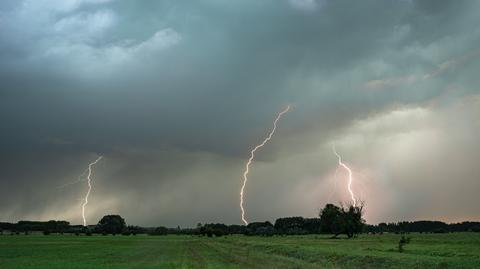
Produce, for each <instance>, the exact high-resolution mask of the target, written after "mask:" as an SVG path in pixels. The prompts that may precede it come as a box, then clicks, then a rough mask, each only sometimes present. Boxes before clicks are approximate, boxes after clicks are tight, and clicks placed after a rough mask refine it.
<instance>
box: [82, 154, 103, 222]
mask: <svg viewBox="0 0 480 269" xmlns="http://www.w3.org/2000/svg"><path fill="white" fill-rule="evenodd" d="M102 158H103V156H100V157H98V158H97V159H96V160H95V161H94V162H93V163H90V164H89V165H88V169H87V171H88V174H87V185H88V191H87V193H86V194H85V198H84V201H83V204H82V218H83V226H87V219H86V218H85V207H86V206H87V204H88V197H89V196H90V192H91V191H92V178H91V176H92V166H94V165H95V164H97V163H98V162H99V161H100V160H101V159H102Z"/></svg>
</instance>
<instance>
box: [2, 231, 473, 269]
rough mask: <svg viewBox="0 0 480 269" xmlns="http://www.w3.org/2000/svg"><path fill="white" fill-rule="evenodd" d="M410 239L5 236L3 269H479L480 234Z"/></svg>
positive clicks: (426, 236) (382, 237)
mask: <svg viewBox="0 0 480 269" xmlns="http://www.w3.org/2000/svg"><path fill="white" fill-rule="evenodd" d="M408 236H409V237H411V242H410V244H408V245H406V246H405V251H404V252H403V253H399V252H398V241H399V238H400V235H395V234H384V235H361V236H359V237H358V238H355V239H351V240H347V239H331V238H330V237H329V236H325V235H319V236H314V235H308V236H286V237H280V236H275V237H247V236H241V235H236V236H227V237H221V238H207V237H196V236H176V235H169V236H143V235H142V236H128V237H127V236H88V237H87V236H78V237H77V236H70V235H65V236H60V235H50V236H43V235H27V236H25V235H16V236H10V235H3V236H0V268H2V269H23V268H29V269H30V268H39V269H43V268H45V269H47V268H48V269H69V268H74V269H97V268H98V269H106V268H109V269H130V268H146V269H149V268H480V233H454V234H410V235H408Z"/></svg>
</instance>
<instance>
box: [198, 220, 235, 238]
mask: <svg viewBox="0 0 480 269" xmlns="http://www.w3.org/2000/svg"><path fill="white" fill-rule="evenodd" d="M229 233H230V232H229V228H228V226H227V225H225V224H223V223H211V224H205V225H203V226H202V227H201V228H200V234H201V235H206V236H208V237H212V236H215V237H221V236H224V235H228V234H229Z"/></svg>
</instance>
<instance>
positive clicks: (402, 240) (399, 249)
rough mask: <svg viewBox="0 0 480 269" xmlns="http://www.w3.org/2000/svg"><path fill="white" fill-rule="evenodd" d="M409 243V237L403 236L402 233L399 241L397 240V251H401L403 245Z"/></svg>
mask: <svg viewBox="0 0 480 269" xmlns="http://www.w3.org/2000/svg"><path fill="white" fill-rule="evenodd" d="M409 243H410V237H407V238H406V237H405V236H404V235H402V237H401V238H400V241H398V252H403V250H404V249H403V247H404V246H405V245H406V244H409Z"/></svg>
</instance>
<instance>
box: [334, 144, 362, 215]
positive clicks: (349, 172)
mask: <svg viewBox="0 0 480 269" xmlns="http://www.w3.org/2000/svg"><path fill="white" fill-rule="evenodd" d="M332 149H333V153H335V155H336V156H337V158H338V165H339V166H341V167H343V168H344V169H345V170H347V172H348V185H347V189H348V192H349V193H350V197H351V199H352V202H353V206H356V205H357V201H356V199H355V195H354V194H353V191H352V182H353V173H352V170H351V169H350V168H349V167H348V166H347V165H346V164H344V163H343V162H342V156H340V154H338V152H337V150H336V149H335V144H333V146H332Z"/></svg>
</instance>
